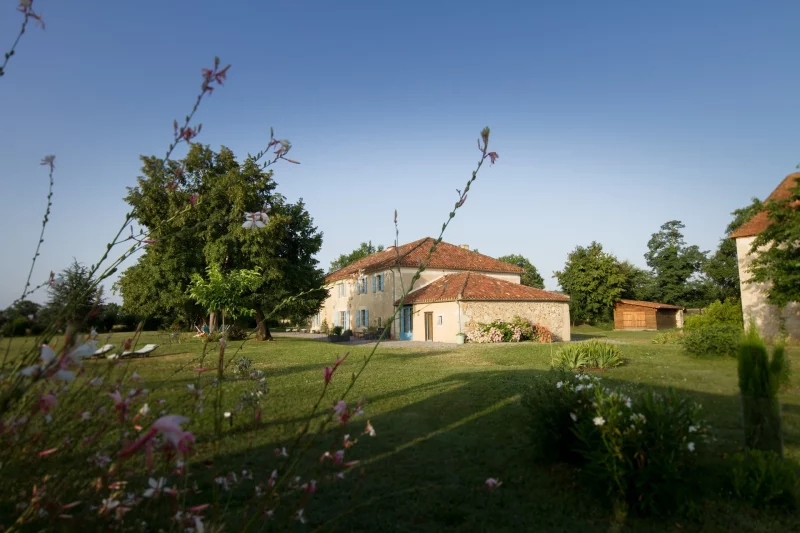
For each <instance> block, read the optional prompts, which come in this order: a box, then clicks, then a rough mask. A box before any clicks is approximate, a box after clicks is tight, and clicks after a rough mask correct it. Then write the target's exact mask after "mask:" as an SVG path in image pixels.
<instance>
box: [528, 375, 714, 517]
mask: <svg viewBox="0 0 800 533" xmlns="http://www.w3.org/2000/svg"><path fill="white" fill-rule="evenodd" d="M523 405H524V406H525V407H527V409H528V410H529V411H530V415H531V417H530V419H531V426H532V427H531V429H532V430H533V435H534V442H535V446H534V450H535V451H536V452H538V453H537V455H538V456H539V458H544V459H550V460H553V459H557V460H563V461H568V462H571V463H573V464H577V465H580V466H581V472H582V473H583V474H584V475H585V476H586V477H587V480H589V481H590V482H591V483H592V484H593V485H594V486H595V487H597V489H598V490H600V491H604V492H606V494H607V495H608V496H610V497H611V498H612V500H613V501H614V502H615V504H617V505H618V507H617V508H618V509H626V508H632V509H634V510H636V511H639V512H643V513H657V512H661V511H664V510H668V509H673V508H676V507H680V506H681V505H682V504H683V503H685V501H687V498H688V496H689V492H690V489H691V488H692V481H691V479H690V473H691V472H692V471H693V470H692V469H693V465H694V464H695V461H696V458H697V455H698V453H699V452H700V451H701V450H702V449H703V446H704V445H705V442H706V440H707V438H708V426H707V425H706V424H705V422H704V421H703V420H702V418H701V416H700V412H701V407H700V405H698V404H696V403H694V402H691V401H689V400H687V399H686V398H684V397H682V396H680V395H678V394H677V393H675V392H674V391H672V390H669V391H667V392H666V393H663V394H662V393H659V392H655V391H653V390H645V391H637V392H631V393H630V394H628V393H627V392H626V391H624V390H616V389H612V388H609V387H608V386H606V385H605V382H604V381H602V380H601V379H600V378H598V377H595V376H589V375H584V374H570V373H566V372H555V371H553V372H550V373H548V374H547V375H545V376H544V377H542V378H540V379H538V380H537V381H536V382H535V383H534V384H533V385H532V386H531V387H530V389H529V390H528V391H527V393H526V394H525V396H524V397H523Z"/></svg>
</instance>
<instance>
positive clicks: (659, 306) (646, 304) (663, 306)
mask: <svg viewBox="0 0 800 533" xmlns="http://www.w3.org/2000/svg"><path fill="white" fill-rule="evenodd" d="M619 303H623V304H628V305H638V306H639V307H650V308H652V309H683V307H681V306H679V305H670V304H660V303H657V302H643V301H641V300H620V301H619Z"/></svg>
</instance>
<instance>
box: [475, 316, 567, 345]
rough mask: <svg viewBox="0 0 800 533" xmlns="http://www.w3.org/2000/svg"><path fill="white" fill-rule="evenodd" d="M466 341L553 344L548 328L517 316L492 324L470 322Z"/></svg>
mask: <svg viewBox="0 0 800 533" xmlns="http://www.w3.org/2000/svg"><path fill="white" fill-rule="evenodd" d="M465 335H466V339H467V341H469V342H474V343H479V344H480V343H492V342H523V341H533V342H541V343H550V342H553V335H552V333H551V332H550V330H549V329H548V328H547V326H545V325H543V324H534V323H533V322H531V321H530V320H528V319H525V318H521V317H519V316H515V317H514V318H513V319H511V320H510V321H508V322H506V321H504V320H495V321H494V322H490V323H486V324H484V323H480V322H470V323H468V324H467V325H466V327H465Z"/></svg>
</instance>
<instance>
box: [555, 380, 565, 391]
mask: <svg viewBox="0 0 800 533" xmlns="http://www.w3.org/2000/svg"><path fill="white" fill-rule="evenodd" d="M563 386H564V382H563V381H559V382H558V383H556V388H557V389H560V388H561V387H563Z"/></svg>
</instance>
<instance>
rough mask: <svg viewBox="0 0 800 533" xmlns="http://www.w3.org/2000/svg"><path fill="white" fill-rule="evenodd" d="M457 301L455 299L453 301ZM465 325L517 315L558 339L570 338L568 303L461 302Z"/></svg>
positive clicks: (462, 317)
mask: <svg viewBox="0 0 800 533" xmlns="http://www.w3.org/2000/svg"><path fill="white" fill-rule="evenodd" d="M454 303H455V302H454ZM459 305H460V306H461V321H462V324H463V326H464V327H466V326H467V324H469V323H470V322H483V323H486V322H492V321H494V320H505V321H509V320H511V319H512V318H514V317H515V316H519V317H522V318H527V319H528V320H530V321H531V322H533V323H535V324H542V325H543V326H545V327H547V328H548V329H549V330H550V331H551V332H552V334H553V340H555V341H569V340H570V321H569V303H568V302H502V301H500V302H494V301H486V302H475V301H466V302H459Z"/></svg>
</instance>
